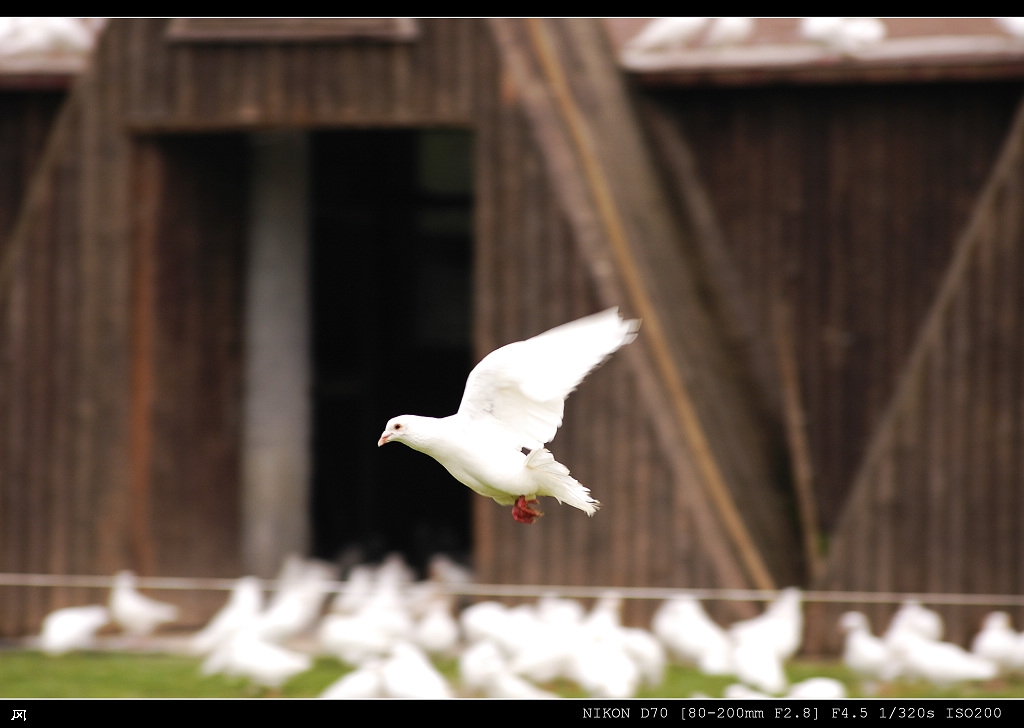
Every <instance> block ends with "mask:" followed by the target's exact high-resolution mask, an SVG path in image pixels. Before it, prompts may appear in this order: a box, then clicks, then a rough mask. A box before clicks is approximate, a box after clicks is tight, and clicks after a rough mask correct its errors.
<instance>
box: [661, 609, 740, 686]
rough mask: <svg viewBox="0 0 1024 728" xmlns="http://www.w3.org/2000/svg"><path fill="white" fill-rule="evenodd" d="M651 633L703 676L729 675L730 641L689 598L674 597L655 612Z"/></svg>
mask: <svg viewBox="0 0 1024 728" xmlns="http://www.w3.org/2000/svg"><path fill="white" fill-rule="evenodd" d="M651 631H652V632H654V634H655V635H656V636H657V637H658V639H660V640H661V642H662V644H664V645H665V647H667V648H668V650H669V651H670V652H671V653H672V654H673V655H674V656H675V657H676V658H677V659H680V660H682V661H684V662H687V663H692V664H695V665H696V666H697V669H699V670H700V671H701V672H702V673H704V674H705V675H728V674H731V673H732V641H731V640H730V639H729V635H728V634H727V633H726V631H725V630H724V629H722V628H721V627H719V626H718V624H717V623H715V621H714V620H713V619H711V617H709V616H708V614H707V612H705V611H704V608H703V607H702V606H701V605H700V602H698V601H697V599H696V598H694V597H691V596H679V597H673V598H672V599H670V600H667V601H666V602H664V603H663V604H662V605H661V606H660V607H658V610H657V611H656V612H655V613H654V618H653V619H652V621H651Z"/></svg>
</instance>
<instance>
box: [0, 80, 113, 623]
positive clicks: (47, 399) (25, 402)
mask: <svg viewBox="0 0 1024 728" xmlns="http://www.w3.org/2000/svg"><path fill="white" fill-rule="evenodd" d="M95 81H96V78H95V76H92V75H90V76H87V77H85V78H82V79H81V80H80V83H79V84H78V89H77V91H76V92H74V93H73V94H72V96H71V97H70V98H69V100H68V101H67V102H66V104H65V105H64V107H63V109H62V111H61V113H60V114H59V116H58V118H57V120H56V121H55V123H54V128H53V132H52V133H51V135H50V138H49V140H48V142H47V144H46V148H45V151H44V153H43V156H42V158H41V161H40V168H39V170H38V171H37V173H36V175H34V176H33V179H32V181H31V183H30V184H29V186H28V189H27V191H26V193H25V198H24V204H23V206H22V209H21V212H20V214H19V217H18V219H17V222H16V223H15V225H14V227H13V229H12V232H11V237H10V238H9V240H8V242H7V244H6V245H5V247H4V249H3V251H2V257H0V292H2V295H0V320H2V323H0V352H3V353H2V357H3V359H2V364H0V422H2V425H0V427H2V430H0V431H2V433H3V437H2V445H0V447H2V448H3V452H2V453H0V498H2V506H0V534H2V535H0V539H2V545H0V560H2V563H0V569H2V570H3V571H7V572H29V573H39V572H43V573H57V574H93V573H96V572H97V571H99V572H101V573H102V572H103V571H105V570H110V573H112V571H113V570H114V569H115V568H123V567H124V566H128V565H130V563H129V562H126V559H125V556H126V555H127V554H126V551H125V549H124V547H125V545H126V543H125V540H124V538H123V536H124V534H125V533H126V530H125V528H124V525H125V523H126V521H127V510H126V509H127V501H128V499H127V498H126V494H127V484H128V479H127V477H126V476H127V471H126V469H125V464H126V463H127V461H128V448H127V439H126V435H127V421H126V415H127V411H128V396H127V389H126V387H125V382H126V381H127V380H128V376H129V364H128V357H127V343H128V336H127V334H128V327H127V323H128V310H129V308H128V305H127V303H128V275H127V272H128V269H129V251H128V249H127V246H126V245H125V244H124V243H125V239H126V237H125V231H126V227H125V225H124V223H125V220H124V217H123V215H118V214H115V213H112V212H111V210H121V211H123V210H124V206H123V202H124V200H125V189H126V180H125V178H124V176H123V175H119V174H118V171H120V162H122V161H123V159H124V152H125V148H126V147H125V145H124V144H123V143H118V142H117V141H116V140H111V139H109V138H105V137H104V131H103V130H104V128H105V127H104V125H103V124H99V123H97V120H98V119H99V118H102V117H103V116H104V105H105V102H106V101H108V97H107V96H105V95H104V94H103V93H100V92H99V91H100V90H99V89H97V85H96V82H95ZM98 170H103V171H112V173H110V174H98V175H97V174H96V172H97V171H98ZM119 203H120V204H119ZM104 597H105V595H104V594H102V593H96V592H92V593H90V590H85V589H79V588H67V589H34V588H30V589H21V588H4V589H0V599H2V600H3V603H2V605H0V630H2V632H3V633H4V634H21V633H24V632H26V631H29V630H31V629H34V628H37V627H38V624H39V620H40V618H41V616H42V615H43V614H45V613H46V612H48V611H50V610H51V609H53V608H55V607H58V606H65V605H67V604H69V603H79V604H80V603H88V602H90V601H91V602H95V601H97V600H98V599H99V600H102V599H103V598H104Z"/></svg>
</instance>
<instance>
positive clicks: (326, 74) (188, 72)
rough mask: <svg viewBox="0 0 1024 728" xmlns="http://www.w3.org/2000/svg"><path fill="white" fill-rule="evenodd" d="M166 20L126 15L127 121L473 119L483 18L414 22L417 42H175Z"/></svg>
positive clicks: (195, 124) (168, 127)
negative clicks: (417, 32)
mask: <svg viewBox="0 0 1024 728" xmlns="http://www.w3.org/2000/svg"><path fill="white" fill-rule="evenodd" d="M169 22H170V21H169V20H166V19H136V20H124V21H121V22H119V23H116V24H114V25H113V26H112V27H111V30H110V32H113V33H117V34H119V35H121V36H122V37H123V38H124V42H125V44H126V47H125V55H124V56H123V57H122V58H121V59H120V61H119V63H120V64H121V65H120V68H119V69H118V77H119V78H120V79H121V83H123V85H124V90H125V99H124V106H123V108H122V113H123V122H124V123H127V124H128V125H129V127H131V128H135V129H148V130H164V131H176V130H187V129H197V128H198V129H204V130H207V131H209V130H212V129H214V128H217V127H223V128H231V129H239V128H259V127H268V126H299V127H303V126H332V125H354V124H367V125H368V124H374V125H384V126H401V125H413V124H416V125H423V124H438V125H467V124H469V123H470V121H471V119H472V115H473V110H474V91H475V78H476V63H477V61H478V58H479V56H480V54H481V52H482V51H481V49H480V48H479V44H480V42H481V40H482V38H483V37H484V34H483V32H482V28H481V25H480V21H476V20H473V19H453V20H445V21H441V22H438V21H433V22H431V21H423V22H419V23H418V24H417V28H418V29H419V37H418V38H416V39H415V40H414V41H413V42H388V41H369V40H366V41H356V42H347V43H346V42H340V43H339V42H336V41H325V42H299V43H269V44H268V43H251V42H244V41H242V42H202V43H189V42H171V41H169V40H168V38H167V36H166V30H167V24H168V23H169Z"/></svg>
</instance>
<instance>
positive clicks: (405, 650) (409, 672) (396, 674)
mask: <svg viewBox="0 0 1024 728" xmlns="http://www.w3.org/2000/svg"><path fill="white" fill-rule="evenodd" d="M380 670H381V680H382V681H383V685H384V692H385V693H386V694H387V696H388V697H389V698H404V699H408V700H431V699H437V698H454V697H455V694H454V692H453V691H452V689H451V686H450V685H448V681H447V680H445V679H444V676H443V675H442V674H441V673H440V672H438V670H437V668H436V667H434V666H433V664H431V662H430V660H429V659H427V656H426V655H425V654H423V652H422V651H421V650H420V649H419V648H418V647H416V646H414V645H412V644H411V643H409V642H398V643H396V644H395V646H394V647H392V648H391V654H390V656H389V657H388V658H387V659H386V660H385V661H384V663H383V665H382V666H381V668H380Z"/></svg>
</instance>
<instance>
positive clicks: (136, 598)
mask: <svg viewBox="0 0 1024 728" xmlns="http://www.w3.org/2000/svg"><path fill="white" fill-rule="evenodd" d="M135 584H136V578H135V574H133V573H132V572H130V571H121V572H119V573H118V574H117V575H116V576H115V577H114V588H113V589H111V591H110V604H109V606H110V614H111V616H112V617H113V618H114V621H115V622H117V623H118V624H119V625H121V626H122V627H123V628H124V630H125V632H127V633H128V634H130V635H134V636H140V637H141V636H145V635H148V634H150V633H151V632H153V630H155V629H156V628H157V627H158V626H160V625H161V624H164V623H165V622H173V621H174V620H175V619H177V618H178V607H177V606H175V605H174V604H168V603H167V602H159V601H157V600H156V599H150V598H149V597H147V596H145V595H143V594H140V593H139V592H138V591H136V589H135Z"/></svg>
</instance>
